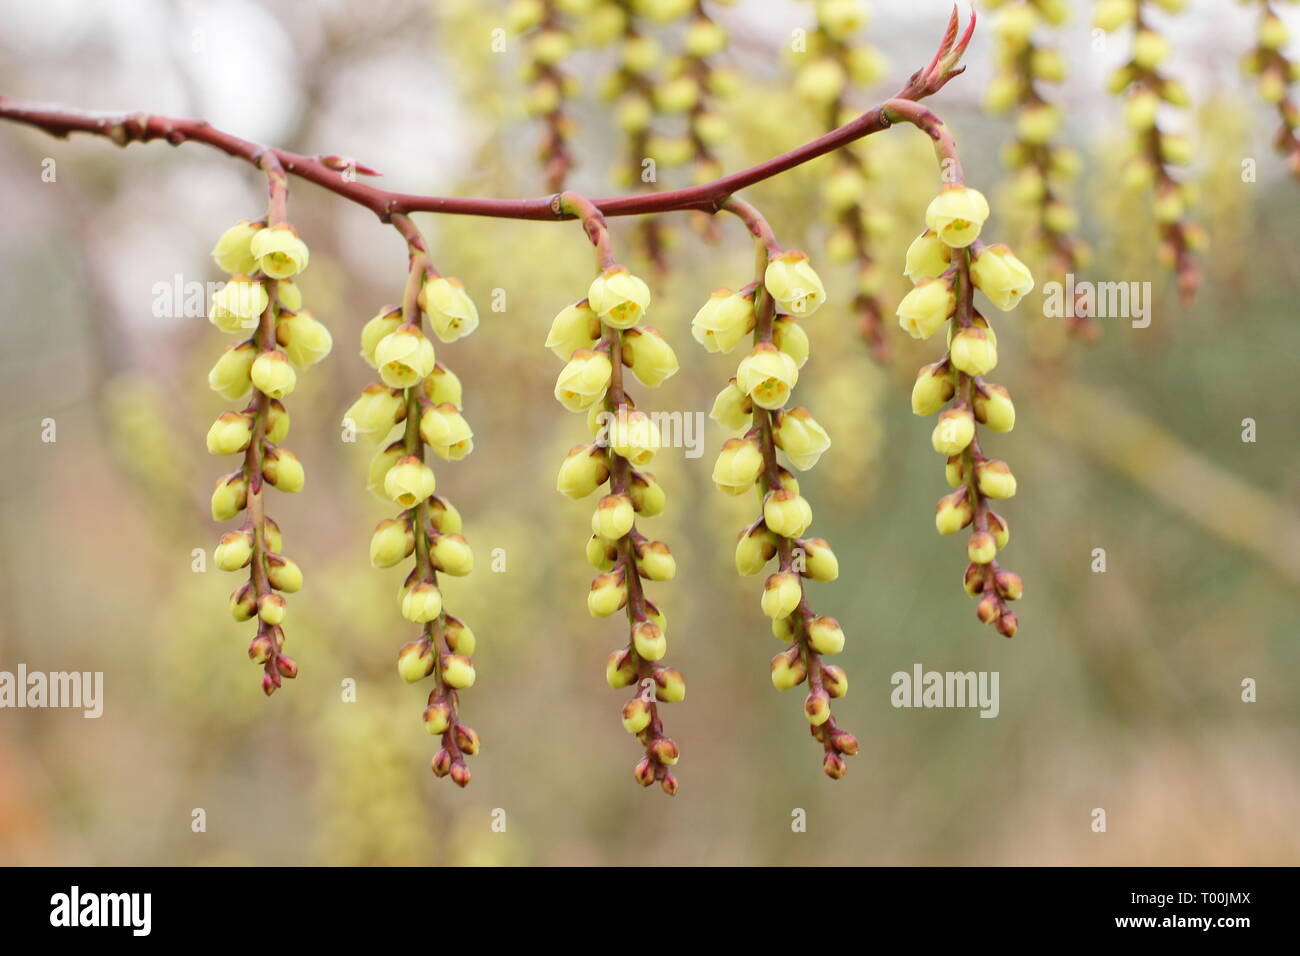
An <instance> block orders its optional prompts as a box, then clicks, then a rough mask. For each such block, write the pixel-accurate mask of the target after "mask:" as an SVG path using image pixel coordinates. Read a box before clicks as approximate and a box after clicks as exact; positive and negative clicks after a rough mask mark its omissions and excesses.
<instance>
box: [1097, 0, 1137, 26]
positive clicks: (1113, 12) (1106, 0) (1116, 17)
mask: <svg viewBox="0 0 1300 956" xmlns="http://www.w3.org/2000/svg"><path fill="white" fill-rule="evenodd" d="M1136 16H1137V0H1097V6H1096V8H1095V9H1094V10H1093V14H1092V22H1093V25H1094V26H1096V27H1099V28H1100V29H1102V30H1105V31H1106V32H1107V33H1109V32H1111V31H1112V30H1118V29H1119V28H1120V27H1122V26H1123V25H1124V24H1126V23H1128V22H1129V21H1130V20H1132V19H1133V18H1134V17H1136Z"/></svg>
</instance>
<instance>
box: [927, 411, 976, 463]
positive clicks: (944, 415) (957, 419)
mask: <svg viewBox="0 0 1300 956" xmlns="http://www.w3.org/2000/svg"><path fill="white" fill-rule="evenodd" d="M974 437H975V416H974V415H972V414H971V411H970V409H969V408H966V407H965V406H964V405H963V406H958V407H956V408H948V409H945V410H944V411H942V412H940V413H939V420H938V422H936V423H935V426H934V431H933V432H932V433H931V435H930V444H931V445H933V446H934V450H935V451H937V452H938V453H939V454H941V455H956V454H958V453H959V452H961V451H962V450H963V449H964V448H965V447H966V446H967V445H969V444H970V443H971V440H972V439H973V438H974Z"/></svg>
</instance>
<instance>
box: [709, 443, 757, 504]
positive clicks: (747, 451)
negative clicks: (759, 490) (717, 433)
mask: <svg viewBox="0 0 1300 956" xmlns="http://www.w3.org/2000/svg"><path fill="white" fill-rule="evenodd" d="M762 472H763V452H762V449H760V448H759V447H758V442H756V441H754V440H753V439H748V438H728V439H727V440H726V441H725V442H723V443H722V450H721V451H720V452H719V453H718V459H717V461H715V462H714V464H713V483H714V485H716V486H717V488H718V490H719V491H722V492H725V493H726V494H729V495H739V494H744V493H745V492H746V491H748V490H749V489H750V488H752V487H753V486H754V482H756V481H758V476H759V475H760V474H762Z"/></svg>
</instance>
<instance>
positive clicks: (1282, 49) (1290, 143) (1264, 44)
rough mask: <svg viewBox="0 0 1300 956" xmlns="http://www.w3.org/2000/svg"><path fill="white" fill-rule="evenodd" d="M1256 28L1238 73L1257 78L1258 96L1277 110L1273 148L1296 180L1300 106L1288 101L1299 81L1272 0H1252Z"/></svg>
mask: <svg viewBox="0 0 1300 956" xmlns="http://www.w3.org/2000/svg"><path fill="white" fill-rule="evenodd" d="M1256 2H1257V3H1258V5H1259V27H1258V30H1257V31H1256V34H1255V37H1256V39H1255V48H1254V49H1253V50H1251V51H1250V52H1249V53H1247V54H1246V56H1245V57H1244V58H1243V59H1242V64H1241V65H1242V69H1243V70H1245V71H1246V73H1248V74H1250V75H1253V76H1258V77H1259V95H1260V96H1261V97H1263V99H1264V102H1266V103H1270V104H1272V105H1273V106H1274V107H1276V109H1277V115H1278V118H1279V119H1280V120H1281V121H1282V125H1281V126H1280V127H1278V130H1277V133H1276V134H1275V136H1274V138H1273V146H1274V148H1275V149H1276V150H1277V151H1278V153H1279V154H1280V155H1282V156H1284V157H1286V163H1287V168H1289V169H1290V170H1291V175H1292V176H1294V177H1295V178H1296V179H1297V180H1300V133H1297V131H1296V130H1297V128H1300V105H1297V103H1296V101H1295V100H1294V99H1293V98H1292V97H1291V86H1292V84H1293V83H1295V82H1296V81H1297V80H1300V62H1295V61H1292V60H1289V59H1288V58H1287V55H1286V45H1287V41H1288V39H1289V36H1288V31H1287V28H1286V24H1285V23H1283V22H1282V20H1281V18H1280V17H1278V15H1277V12H1276V11H1275V10H1274V9H1273V4H1272V0H1256Z"/></svg>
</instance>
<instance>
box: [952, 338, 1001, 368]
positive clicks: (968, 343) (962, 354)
mask: <svg viewBox="0 0 1300 956" xmlns="http://www.w3.org/2000/svg"><path fill="white" fill-rule="evenodd" d="M949 353H950V358H951V361H952V364H953V366H954V367H955V368H956V369H958V370H959V371H962V372H965V373H966V374H967V375H984V374H986V373H987V372H991V371H993V369H994V368H996V367H997V364H998V347H997V344H996V343H995V342H994V341H993V339H991V338H989V335H988V333H987V332H985V331H984V330H983V329H981V328H976V327H975V326H971V327H970V328H965V329H959V330H958V331H957V334H956V335H954V336H953V337H952V344H951V345H950V346H949Z"/></svg>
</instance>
